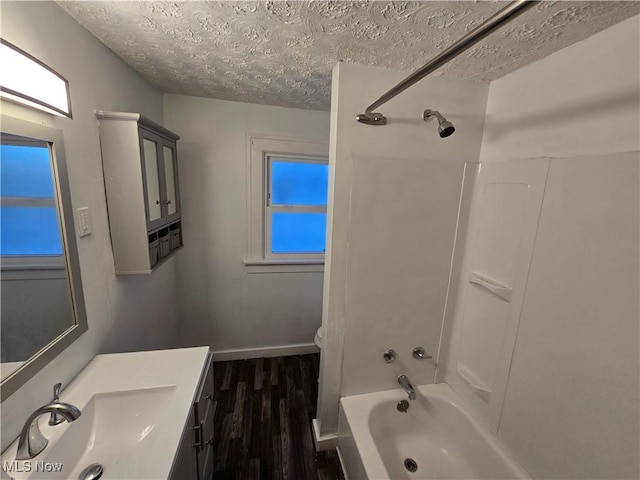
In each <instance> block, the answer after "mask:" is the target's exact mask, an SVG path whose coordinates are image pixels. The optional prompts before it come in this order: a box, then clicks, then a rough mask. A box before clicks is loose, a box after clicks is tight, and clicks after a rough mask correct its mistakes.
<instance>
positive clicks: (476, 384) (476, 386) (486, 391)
mask: <svg viewBox="0 0 640 480" xmlns="http://www.w3.org/2000/svg"><path fill="white" fill-rule="evenodd" d="M457 370H458V375H460V378H462V379H463V380H464V381H465V382H467V384H468V385H469V386H470V387H471V388H472V389H473V390H474V391H475V392H476V393H477V394H478V395H479V396H480V397H481V398H484V399H485V400H489V397H490V396H491V389H490V388H489V387H488V386H487V385H485V383H484V382H483V381H482V380H480V379H479V378H478V377H476V376H475V375H474V373H473V372H472V371H471V370H470V369H469V368H468V367H467V366H465V365H463V364H462V363H460V362H458V368H457Z"/></svg>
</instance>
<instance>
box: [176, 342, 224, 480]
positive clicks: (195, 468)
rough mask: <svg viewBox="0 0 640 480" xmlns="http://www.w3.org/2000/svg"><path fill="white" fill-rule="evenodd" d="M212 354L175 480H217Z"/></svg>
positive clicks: (182, 444) (194, 405) (204, 372)
mask: <svg viewBox="0 0 640 480" xmlns="http://www.w3.org/2000/svg"><path fill="white" fill-rule="evenodd" d="M211 359H212V357H211V353H209V357H208V361H207V364H206V366H205V368H204V371H203V374H202V377H201V379H200V385H199V386H198V389H197V392H196V396H195V398H194V400H193V405H192V409H191V412H190V414H189V418H188V420H187V424H186V426H185V430H184V433H183V435H182V440H181V442H180V447H179V448H178V452H177V454H176V459H175V461H174V464H173V469H172V471H171V476H170V479H171V480H211V479H212V477H213V414H214V404H213V366H212V361H211Z"/></svg>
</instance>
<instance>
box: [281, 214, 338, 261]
mask: <svg viewBox="0 0 640 480" xmlns="http://www.w3.org/2000/svg"><path fill="white" fill-rule="evenodd" d="M272 215H273V216H272V218H271V234H272V235H271V250H272V251H273V253H324V249H325V237H326V223H327V214H326V213H289V212H286V213H283V212H274V213H273V214H272Z"/></svg>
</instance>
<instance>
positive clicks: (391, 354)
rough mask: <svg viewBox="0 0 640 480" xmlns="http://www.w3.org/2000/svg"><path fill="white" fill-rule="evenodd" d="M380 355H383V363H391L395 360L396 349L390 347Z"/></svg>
mask: <svg viewBox="0 0 640 480" xmlns="http://www.w3.org/2000/svg"><path fill="white" fill-rule="evenodd" d="M382 356H383V357H384V361H385V363H393V362H395V360H396V351H395V350H392V349H391V348H390V349H388V350H386V351H385V352H384V354H383V355H382Z"/></svg>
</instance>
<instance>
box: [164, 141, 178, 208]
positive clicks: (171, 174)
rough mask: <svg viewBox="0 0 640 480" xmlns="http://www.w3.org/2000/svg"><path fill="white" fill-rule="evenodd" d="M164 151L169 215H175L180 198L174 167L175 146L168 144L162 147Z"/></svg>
mask: <svg viewBox="0 0 640 480" xmlns="http://www.w3.org/2000/svg"><path fill="white" fill-rule="evenodd" d="M162 150H163V153H164V177H165V182H166V183H167V200H166V204H167V215H174V214H175V213H176V212H177V211H178V199H177V195H176V175H175V168H174V158H173V157H174V151H173V148H171V147H167V146H166V145H165V146H163V148H162Z"/></svg>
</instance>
